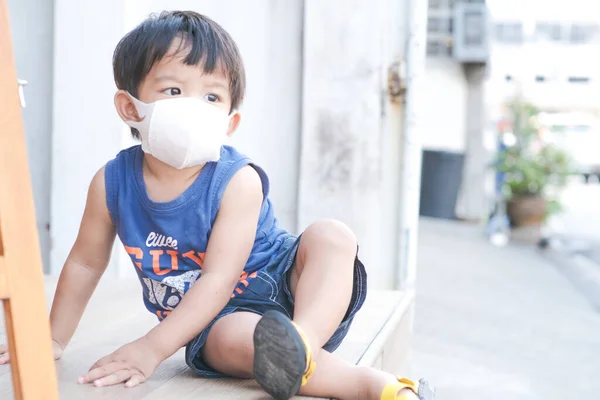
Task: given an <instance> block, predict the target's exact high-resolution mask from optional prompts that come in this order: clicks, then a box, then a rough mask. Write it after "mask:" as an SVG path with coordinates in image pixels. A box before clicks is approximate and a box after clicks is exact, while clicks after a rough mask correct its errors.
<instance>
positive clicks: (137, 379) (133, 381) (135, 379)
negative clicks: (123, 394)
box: [125, 374, 144, 388]
mask: <svg viewBox="0 0 600 400" xmlns="http://www.w3.org/2000/svg"><path fill="white" fill-rule="evenodd" d="M142 382H144V377H143V376H142V375H140V374H133V376H132V377H131V378H129V380H128V381H127V383H126V384H125V386H126V387H128V388H132V387H134V386H137V385H139V384H140V383H142Z"/></svg>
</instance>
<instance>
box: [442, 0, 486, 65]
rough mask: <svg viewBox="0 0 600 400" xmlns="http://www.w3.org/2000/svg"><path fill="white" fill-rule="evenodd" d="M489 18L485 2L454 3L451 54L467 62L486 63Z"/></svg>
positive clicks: (456, 58)
mask: <svg viewBox="0 0 600 400" xmlns="http://www.w3.org/2000/svg"><path fill="white" fill-rule="evenodd" d="M490 31H491V29H490V20H489V13H488V9H487V7H486V5H485V3H457V4H455V5H454V32H453V38H452V42H453V46H452V56H453V58H454V59H455V60H457V61H459V62H462V63H465V64H468V63H477V64H480V63H487V62H488V60H489V57H490Z"/></svg>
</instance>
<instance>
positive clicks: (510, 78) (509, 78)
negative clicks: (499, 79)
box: [504, 75, 513, 82]
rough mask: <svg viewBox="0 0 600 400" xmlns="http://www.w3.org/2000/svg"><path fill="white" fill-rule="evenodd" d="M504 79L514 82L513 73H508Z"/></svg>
mask: <svg viewBox="0 0 600 400" xmlns="http://www.w3.org/2000/svg"><path fill="white" fill-rule="evenodd" d="M504 80H505V81H506V82H512V80H513V78H512V76H511V75H506V76H505V77H504Z"/></svg>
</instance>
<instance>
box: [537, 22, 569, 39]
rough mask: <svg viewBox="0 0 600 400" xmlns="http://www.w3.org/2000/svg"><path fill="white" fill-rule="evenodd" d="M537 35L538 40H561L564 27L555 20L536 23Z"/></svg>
mask: <svg viewBox="0 0 600 400" xmlns="http://www.w3.org/2000/svg"><path fill="white" fill-rule="evenodd" d="M535 37H536V39H538V40H549V41H553V42H560V41H561V40H562V39H563V27H562V26H561V25H560V24H558V23H554V22H538V23H537V24H535Z"/></svg>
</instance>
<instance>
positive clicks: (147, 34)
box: [113, 11, 246, 138]
mask: <svg viewBox="0 0 600 400" xmlns="http://www.w3.org/2000/svg"><path fill="white" fill-rule="evenodd" d="M181 37H183V38H184V39H185V40H184V42H183V45H182V50H183V49H185V51H188V54H187V55H186V56H185V58H184V63H186V64H187V65H201V66H202V69H203V70H204V71H205V72H206V73H212V72H213V71H215V70H216V69H218V68H221V69H222V70H223V72H224V73H225V75H226V76H227V78H228V79H229V92H230V95H231V110H230V112H231V111H232V110H235V109H237V108H238V107H239V106H240V105H241V103H242V101H243V99H244V92H245V90H246V73H245V70H244V64H243V62H242V57H241V55H240V51H239V49H238V47H237V45H236V44H235V42H234V41H233V39H232V38H231V36H230V35H229V33H227V31H225V29H223V28H222V27H221V26H220V25H219V24H217V23H216V22H215V21H213V20H211V19H210V18H208V17H205V16H204V15H201V14H198V13H196V12H193V11H163V12H162V13H160V14H158V15H151V16H150V17H149V18H148V19H146V20H145V21H144V22H142V23H141V24H140V25H138V26H137V27H136V28H135V29H134V30H132V31H131V32H129V33H128V34H127V35H125V37H123V39H121V41H120V42H119V44H118V45H117V47H116V49H115V52H114V55H113V73H114V78H115V83H116V84H117V88H119V89H121V90H126V91H128V92H129V93H131V94H132V95H133V96H135V97H137V96H138V88H139V85H140V84H141V83H142V82H143V81H144V79H146V77H147V76H148V73H149V72H150V69H152V67H153V66H154V65H155V64H156V63H157V62H159V61H160V60H161V59H162V58H163V57H164V56H165V55H166V54H167V52H168V51H169V48H170V46H171V44H172V43H173V40H175V39H177V38H181ZM132 134H133V136H135V137H138V138H139V132H138V131H137V130H136V129H132Z"/></svg>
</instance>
